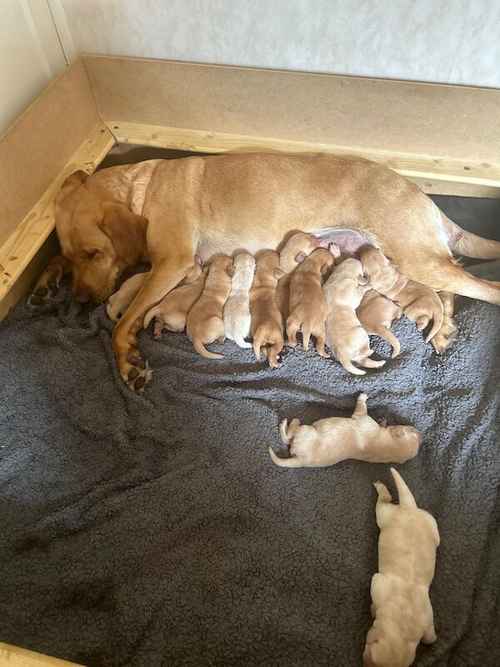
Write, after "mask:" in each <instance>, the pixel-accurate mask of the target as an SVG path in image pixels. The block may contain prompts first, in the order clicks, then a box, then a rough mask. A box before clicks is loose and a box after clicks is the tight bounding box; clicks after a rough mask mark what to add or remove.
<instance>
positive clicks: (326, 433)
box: [269, 394, 422, 468]
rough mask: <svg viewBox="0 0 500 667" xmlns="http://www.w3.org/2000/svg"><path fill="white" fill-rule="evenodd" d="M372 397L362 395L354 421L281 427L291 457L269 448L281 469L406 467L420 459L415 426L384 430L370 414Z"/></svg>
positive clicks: (335, 419)
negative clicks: (358, 464)
mask: <svg viewBox="0 0 500 667" xmlns="http://www.w3.org/2000/svg"><path fill="white" fill-rule="evenodd" d="M367 399H368V396H367V395H366V394H360V395H359V396H358V399H357V401H356V407H355V409H354V412H353V415H352V417H350V418H346V417H331V418H329V419H320V420H319V421H316V422H314V423H313V424H312V425H311V426H305V425H301V424H300V422H299V420H298V419H293V420H292V421H291V423H290V426H288V422H287V420H286V419H285V420H284V421H282V422H281V424H280V435H281V440H282V442H283V443H284V444H286V445H287V446H288V448H289V452H290V457H289V458H280V457H279V456H277V455H276V454H275V453H274V451H273V450H272V449H271V447H270V448H269V454H270V456H271V458H272V460H273V461H274V463H276V465H278V466H282V467H284V468H305V467H309V468H311V467H324V466H331V465H334V464H335V463H339V462H340V461H345V460H346V459H356V460H357V461H369V462H370V463H404V462H405V461H408V459H411V458H413V457H414V456H416V455H417V452H418V449H419V447H420V442H421V439H422V438H421V435H420V433H419V432H418V431H417V430H416V429H415V428H413V427H412V426H381V425H380V424H378V423H377V422H376V421H375V420H374V419H372V418H371V417H370V416H369V415H368V412H367V408H366V401H367Z"/></svg>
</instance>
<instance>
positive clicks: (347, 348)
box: [323, 259, 385, 375]
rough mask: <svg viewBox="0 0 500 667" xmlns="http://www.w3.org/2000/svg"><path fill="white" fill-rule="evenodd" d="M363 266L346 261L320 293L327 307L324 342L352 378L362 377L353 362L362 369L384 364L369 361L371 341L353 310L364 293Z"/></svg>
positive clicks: (371, 352)
mask: <svg viewBox="0 0 500 667" xmlns="http://www.w3.org/2000/svg"><path fill="white" fill-rule="evenodd" d="M366 285H367V279H366V276H365V275H364V273H363V266H362V264H361V262H359V261H358V260H357V259H346V260H344V261H343V262H342V263H341V264H339V265H338V266H336V267H335V268H334V270H333V273H332V275H331V276H330V277H329V278H328V280H327V281H326V283H325V285H324V287H323V292H324V295H325V299H326V303H327V306H328V317H327V320H326V342H327V345H328V347H329V348H330V349H331V350H332V352H333V353H334V355H335V357H336V359H338V360H339V361H340V363H341V364H342V366H343V367H344V368H345V369H346V371H349V373H353V375H365V373H366V371H364V370H362V369H361V368H357V367H356V366H354V365H353V362H356V363H358V364H359V365H360V366H364V367H365V368H380V367H381V366H383V365H384V364H385V361H383V360H381V361H374V360H373V359H370V356H371V355H372V354H373V350H371V349H370V339H369V338H368V334H367V333H366V331H365V330H364V329H363V327H362V326H361V323H360V321H359V319H358V317H357V315H356V309H357V308H358V306H359V304H360V303H361V299H362V298H363V295H364V293H365V292H366V291H367V289H368V288H367V286H366Z"/></svg>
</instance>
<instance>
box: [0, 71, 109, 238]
mask: <svg viewBox="0 0 500 667" xmlns="http://www.w3.org/2000/svg"><path fill="white" fill-rule="evenodd" d="M99 120H100V119H99V116H98V114H97V109H96V106H95V102H94V97H93V94H92V91H91V89H90V85H89V81H88V77H87V74H86V71H85V68H84V66H83V64H82V62H81V61H77V62H76V63H75V64H74V65H72V66H71V67H70V68H68V69H67V70H65V72H64V73H63V74H62V75H61V76H60V77H58V78H57V79H55V80H54V81H53V82H52V83H51V84H50V85H49V86H48V87H47V88H46V89H45V90H44V91H43V93H42V94H41V95H40V96H39V97H38V98H37V99H36V100H35V101H34V102H33V103H32V104H31V106H29V107H28V109H27V110H26V111H25V112H24V113H23V114H22V115H21V116H20V117H19V118H18V119H17V121H16V122H15V123H14V124H13V125H12V126H11V127H10V128H9V129H8V130H7V132H6V133H5V134H4V135H3V136H2V137H1V138H0V244H2V243H3V242H5V240H6V239H7V238H8V236H9V235H10V234H11V233H12V232H13V231H14V230H15V228H16V227H17V225H18V224H19V222H20V221H21V220H22V219H23V218H24V217H25V216H26V214H27V213H28V211H29V210H30V209H31V208H32V207H33V206H34V205H35V204H36V202H37V201H38V200H39V199H40V197H41V196H42V194H43V193H44V192H45V190H46V189H47V188H48V187H49V185H50V183H51V182H52V181H53V180H54V179H55V178H56V177H57V175H58V174H59V172H60V171H61V169H63V167H64V165H65V164H66V163H67V162H68V160H69V159H70V158H71V156H72V155H73V153H74V152H75V151H76V150H77V148H78V147H79V146H80V145H81V144H82V142H83V141H84V140H85V139H86V138H87V137H88V136H89V134H90V132H91V131H92V129H93V128H94V127H95V126H96V124H97V123H98V122H99Z"/></svg>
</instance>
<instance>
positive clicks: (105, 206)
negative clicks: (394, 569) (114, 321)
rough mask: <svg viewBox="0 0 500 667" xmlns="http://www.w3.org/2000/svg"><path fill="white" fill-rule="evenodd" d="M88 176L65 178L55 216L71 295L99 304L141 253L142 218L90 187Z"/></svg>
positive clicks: (143, 251) (143, 241)
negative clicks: (70, 279) (68, 269)
mask: <svg viewBox="0 0 500 667" xmlns="http://www.w3.org/2000/svg"><path fill="white" fill-rule="evenodd" d="M91 178H92V177H89V176H88V174H86V173H85V172H84V171H76V172H75V173H73V174H71V176H69V177H68V178H67V179H66V180H65V181H64V183H63V185H62V188H61V190H60V192H59V194H58V196H57V198H56V207H55V218H56V230H57V235H58V237H59V242H60V244H61V249H62V254H63V255H64V257H66V258H67V259H68V260H69V261H70V262H71V268H72V275H73V286H72V287H73V294H74V296H75V298H76V299H77V300H78V301H81V302H85V301H95V302H98V303H99V302H101V301H104V300H105V299H107V298H108V296H109V295H110V294H112V293H113V291H114V289H115V286H116V281H117V279H118V278H119V276H120V274H121V273H122V272H123V270H124V269H126V268H127V267H131V266H134V265H135V264H137V263H138V262H139V261H140V260H141V259H142V258H143V257H144V256H145V255H146V227H147V220H146V219H145V218H143V217H142V216H140V215H136V214H135V213H132V212H131V211H130V209H129V208H127V206H125V205H124V204H123V203H121V202H119V201H117V200H116V199H113V198H112V196H111V195H110V194H109V193H106V192H105V191H104V190H103V191H102V192H100V191H99V189H98V188H97V187H90V186H91V185H92V183H89V182H88V180H90V179H91Z"/></svg>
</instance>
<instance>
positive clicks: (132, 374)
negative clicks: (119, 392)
mask: <svg viewBox="0 0 500 667" xmlns="http://www.w3.org/2000/svg"><path fill="white" fill-rule="evenodd" d="M120 375H121V376H122V379H123V381H124V382H125V384H126V385H127V387H128V388H129V389H131V390H132V391H135V392H137V393H142V392H143V391H144V387H145V386H146V384H147V383H148V382H149V381H150V380H151V378H152V377H153V371H152V370H151V369H150V368H149V365H148V362H147V361H145V360H144V359H143V358H142V357H141V355H140V353H139V351H138V350H131V351H130V352H129V353H128V355H127V357H126V360H125V361H122V363H120Z"/></svg>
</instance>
